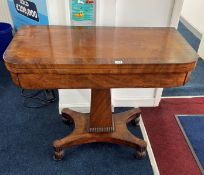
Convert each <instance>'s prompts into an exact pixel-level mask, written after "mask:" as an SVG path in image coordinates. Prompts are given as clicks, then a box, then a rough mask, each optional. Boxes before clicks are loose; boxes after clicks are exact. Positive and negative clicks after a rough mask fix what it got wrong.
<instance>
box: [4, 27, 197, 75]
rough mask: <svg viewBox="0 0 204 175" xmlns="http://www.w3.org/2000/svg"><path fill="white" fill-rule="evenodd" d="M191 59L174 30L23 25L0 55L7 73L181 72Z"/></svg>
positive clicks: (189, 67) (192, 53)
mask: <svg viewBox="0 0 204 175" xmlns="http://www.w3.org/2000/svg"><path fill="white" fill-rule="evenodd" d="M197 58H198V55H197V54H196V52H195V51H194V50H193V49H192V48H191V46H190V45H189V44H188V43H187V42H186V41H185V39H184V38H183V37H182V36H181V35H180V34H179V33H178V32H177V31H176V30H175V29H174V28H125V27H117V28H114V27H60V26H25V27H22V28H21V29H20V30H19V31H18V32H17V34H16V35H15V37H14V39H13V41H12V42H11V44H10V45H9V47H8V49H7V51H6V53H5V54H4V60H5V63H6V65H7V68H8V69H9V70H10V71H13V72H15V71H16V72H18V71H21V72H22V71H24V72H26V70H28V69H29V70H31V69H33V71H34V70H35V69H38V70H39V69H40V70H41V71H42V69H45V70H47V71H48V72H51V71H52V70H54V71H55V72H56V69H57V70H58V72H60V71H62V73H65V72H67V73H76V72H79V71H78V70H79V69H84V70H85V71H84V72H85V73H94V72H95V73H96V71H98V73H118V72H123V71H121V69H124V72H128V70H131V72H136V73H137V72H144V71H145V72H148V71H149V72H157V71H159V72H178V71H179V72H180V71H181V72H182V71H190V70H192V69H193V67H194V66H195V62H196V60H197ZM147 66H148V68H147Z"/></svg>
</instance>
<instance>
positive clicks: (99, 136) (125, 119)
mask: <svg viewBox="0 0 204 175" xmlns="http://www.w3.org/2000/svg"><path fill="white" fill-rule="evenodd" d="M138 114H140V110H139V109H132V110H129V111H126V112H123V113H118V114H113V115H112V119H113V123H114V130H113V131H111V132H101V133H100V132H99V133H93V132H90V128H89V126H90V124H89V122H90V117H89V114H84V113H79V112H75V111H73V110H70V109H68V108H66V109H63V111H62V115H63V118H64V119H67V121H70V122H74V124H75V128H74V130H73V132H72V133H71V134H70V135H68V136H66V137H64V138H63V139H60V140H56V141H55V142H54V144H53V146H54V150H55V154H54V159H55V160H61V159H63V157H64V153H63V149H65V148H68V147H71V146H76V145H81V144H85V143H93V142H109V143H116V144H121V145H126V146H129V147H132V148H134V149H135V150H136V154H135V156H136V158H138V159H142V158H143V157H144V156H145V154H146V147H147V144H146V142H145V141H144V140H141V139H139V138H137V137H136V136H134V135H133V134H132V133H131V132H130V131H129V130H128V128H127V125H126V124H127V123H129V122H131V121H132V120H134V119H135V118H136V117H138V116H139V115H138Z"/></svg>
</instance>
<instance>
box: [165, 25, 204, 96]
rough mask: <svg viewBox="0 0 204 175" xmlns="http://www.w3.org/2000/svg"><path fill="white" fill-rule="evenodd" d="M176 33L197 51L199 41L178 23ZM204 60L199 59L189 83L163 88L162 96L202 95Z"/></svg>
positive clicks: (203, 90) (203, 89) (203, 88)
mask: <svg viewBox="0 0 204 175" xmlns="http://www.w3.org/2000/svg"><path fill="white" fill-rule="evenodd" d="M178 31H179V32H180V33H181V34H182V35H183V37H184V38H185V39H186V40H187V41H188V42H189V44H190V45H191V46H192V47H193V48H194V49H195V50H196V51H197V50H198V47H199V44H200V40H199V39H198V38H196V37H195V36H194V35H193V34H192V33H191V32H190V31H189V30H188V29H187V28H186V27H185V26H184V25H183V24H182V23H179V26H178ZM203 77H204V60H202V59H199V60H198V63H197V66H196V68H195V70H194V71H193V73H192V75H191V78H190V80H189V82H188V83H187V84H186V85H185V86H181V87H176V88H165V89H164V90H163V94H162V96H199V95H204V78H203Z"/></svg>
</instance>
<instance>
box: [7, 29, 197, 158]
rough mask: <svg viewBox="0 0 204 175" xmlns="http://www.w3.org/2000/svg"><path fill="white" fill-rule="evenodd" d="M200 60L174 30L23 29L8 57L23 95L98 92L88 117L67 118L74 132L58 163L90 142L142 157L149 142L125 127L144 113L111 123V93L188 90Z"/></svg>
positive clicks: (60, 145) (58, 144) (66, 113)
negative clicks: (112, 145) (131, 150)
mask: <svg viewBox="0 0 204 175" xmlns="http://www.w3.org/2000/svg"><path fill="white" fill-rule="evenodd" d="M197 57H198V55H197V54H196V52H195V51H194V50H193V49H192V48H191V47H190V45H189V44H188V43H187V42H186V41H185V40H184V39H183V37H182V36H181V35H180V34H179V33H178V32H177V31H176V30H175V29H173V28H112V27H56V26H51V27H48V26H47V27H46V26H26V27H23V28H21V29H20V31H19V32H18V33H17V34H16V35H15V37H14V39H13V41H12V42H11V44H10V45H9V47H8V49H7V50H6V52H5V54H4V60H5V64H6V66H7V68H8V70H9V71H10V72H11V77H12V80H13V82H14V83H15V84H16V85H17V86H20V87H22V88H26V89H49V88H52V89H53V88H56V89H60V88H63V89H70V88H74V89H77V88H91V89H92V93H91V110H90V111H91V112H90V114H89V115H88V114H81V113H78V112H75V111H72V110H70V109H64V110H63V111H62V119H63V121H66V122H68V123H73V122H74V124H75V129H74V130H73V132H72V133H71V134H70V135H68V136H66V137H65V138H62V139H60V140H56V141H55V142H54V143H53V146H54V150H55V154H54V158H55V159H56V160H61V159H62V158H63V149H65V148H67V147H70V146H75V145H79V144H83V143H92V142H111V143H117V144H123V145H126V146H130V147H132V148H134V149H136V153H137V154H136V156H137V157H138V158H142V157H144V156H145V151H146V142H145V141H143V140H141V139H139V138H137V137H135V136H133V135H132V134H131V133H130V132H129V131H128V129H127V126H126V123H128V122H130V121H132V122H134V121H135V119H136V118H138V116H139V115H140V110H139V109H133V110H130V111H127V112H125V113H120V114H114V115H112V113H111V108H112V107H111V95H110V94H111V93H110V89H111V88H137V87H145V88H150V87H153V88H155V87H174V86H180V85H184V84H185V83H186V82H187V81H188V79H189V77H190V74H191V72H192V70H193V69H194V67H195V64H196V61H197ZM137 121H138V120H137Z"/></svg>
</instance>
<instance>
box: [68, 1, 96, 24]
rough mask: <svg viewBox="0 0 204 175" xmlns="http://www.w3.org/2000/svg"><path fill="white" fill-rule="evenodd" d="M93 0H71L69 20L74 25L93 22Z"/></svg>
mask: <svg viewBox="0 0 204 175" xmlns="http://www.w3.org/2000/svg"><path fill="white" fill-rule="evenodd" d="M95 6H96V5H95V0H71V10H70V11H71V15H70V16H71V21H72V24H73V25H74V24H75V25H77V24H78V25H83V24H84V25H94V24H95V9H96V8H95Z"/></svg>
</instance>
